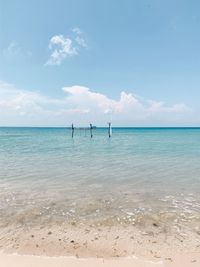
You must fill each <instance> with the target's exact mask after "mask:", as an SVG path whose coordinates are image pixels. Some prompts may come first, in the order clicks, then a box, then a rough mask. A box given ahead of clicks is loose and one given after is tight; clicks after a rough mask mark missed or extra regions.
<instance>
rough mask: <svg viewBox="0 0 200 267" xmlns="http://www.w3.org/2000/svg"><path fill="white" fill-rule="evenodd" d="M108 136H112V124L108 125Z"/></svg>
mask: <svg viewBox="0 0 200 267" xmlns="http://www.w3.org/2000/svg"><path fill="white" fill-rule="evenodd" d="M108 136H109V138H110V137H111V136H112V127H111V122H109V123H108Z"/></svg>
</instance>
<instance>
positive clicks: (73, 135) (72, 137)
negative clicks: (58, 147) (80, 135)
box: [72, 123, 74, 138]
mask: <svg viewBox="0 0 200 267" xmlns="http://www.w3.org/2000/svg"><path fill="white" fill-rule="evenodd" d="M73 137H74V124H73V123H72V138H73Z"/></svg>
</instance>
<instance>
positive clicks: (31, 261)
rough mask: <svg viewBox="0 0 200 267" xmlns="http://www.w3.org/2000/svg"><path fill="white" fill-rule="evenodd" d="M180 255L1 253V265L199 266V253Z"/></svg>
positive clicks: (7, 266)
mask: <svg viewBox="0 0 200 267" xmlns="http://www.w3.org/2000/svg"><path fill="white" fill-rule="evenodd" d="M190 256H191V255H187V256H185V255H179V256H178V257H177V258H176V259H175V261H174V262H171V261H168V262H167V261H162V260H159V261H150V260H145V259H139V258H136V257H129V258H110V259H100V258H99V259H98V258H85V259H83V258H82V259H80V258H75V257H45V256H32V255H23V256H22V255H17V254H10V255H9V254H4V253H0V263H1V267H66V266H70V267H92V266H95V267H170V266H171V267H190V266H191V267H197V266H199V264H200V257H199V255H193V258H194V257H195V259H196V260H192V259H191V257H190Z"/></svg>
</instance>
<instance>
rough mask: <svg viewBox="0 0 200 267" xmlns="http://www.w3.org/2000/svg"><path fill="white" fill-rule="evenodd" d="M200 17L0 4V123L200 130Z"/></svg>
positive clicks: (161, 4)
mask: <svg viewBox="0 0 200 267" xmlns="http://www.w3.org/2000/svg"><path fill="white" fill-rule="evenodd" d="M199 10H200V2H199V1H197V0H196V1H195V0H192V1H188V0H187V1H184V0H182V1H178V0H173V1H170V0H168V1H161V0H160V1H159V0H151V1H150V0H143V1H142V0H140V1H139V0H138V1H134V0H131V1H129V0H124V1H120V0H119V1H113V0H110V1H105V0H101V1H97V0H96V1H95V0H79V1H77V0H73V1H72V0H71V1H67V0H63V1H61V0H57V1H52V0H48V1H47V0H46V1H45V0H43V1H38V0H34V1H32V0H29V1H25V0H18V1H17V0H6V1H5V0H4V1H3V0H0V81H1V82H0V111H1V114H3V112H4V113H6V116H5V115H4V116H2V115H0V124H1V125H38V126H42V125H44V126H46V125H52V126H53V125H55V126H64V125H66V124H70V123H71V122H72V121H75V123H77V124H87V123H89V122H90V121H92V120H93V121H94V123H95V124H99V125H104V124H105V123H106V122H107V120H108V119H109V116H111V115H112V117H113V124H115V125H126V126H143V125H146V126H149V125H154V126H156V125H163V126H168V125H172V126H174V125H177V126H179V125H199V122H200V119H199V118H200V117H199V115H200V108H199V99H200V90H199V84H200V75H199V72H200V53H199V47H200V30H199V29H200V15H199ZM63 88H64V89H63ZM66 88H67V89H66Z"/></svg>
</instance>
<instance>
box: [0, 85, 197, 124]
mask: <svg viewBox="0 0 200 267" xmlns="http://www.w3.org/2000/svg"><path fill="white" fill-rule="evenodd" d="M63 92H64V93H65V95H64V96H63V98H62V99H54V98H50V97H47V96H44V95H42V94H40V93H37V92H31V91H26V90H20V89H17V88H15V87H14V86H13V85H10V84H7V83H3V82H0V114H1V116H0V125H21V126H23V125H26V126H28V125H29V126H47V125H52V126H66V125H70V124H71V123H72V122H74V123H75V124H76V125H88V123H90V122H92V123H94V124H97V125H106V123H107V121H108V120H110V116H111V115H112V117H113V124H114V125H118V126H134V125H143V126H144V125H169V124H171V125H174V124H181V123H187V122H191V118H192V115H193V114H192V111H191V109H190V108H188V107H187V106H186V105H185V104H174V105H172V106H167V105H166V104H165V103H163V102H156V101H148V100H146V101H141V100H140V98H139V97H137V96H135V95H133V94H132V93H126V92H124V91H122V92H121V94H120V97H119V99H117V100H116V99H112V98H109V97H107V96H106V95H104V94H102V93H97V92H94V91H92V90H90V89H89V88H87V87H84V86H70V87H64V88H63Z"/></svg>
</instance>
